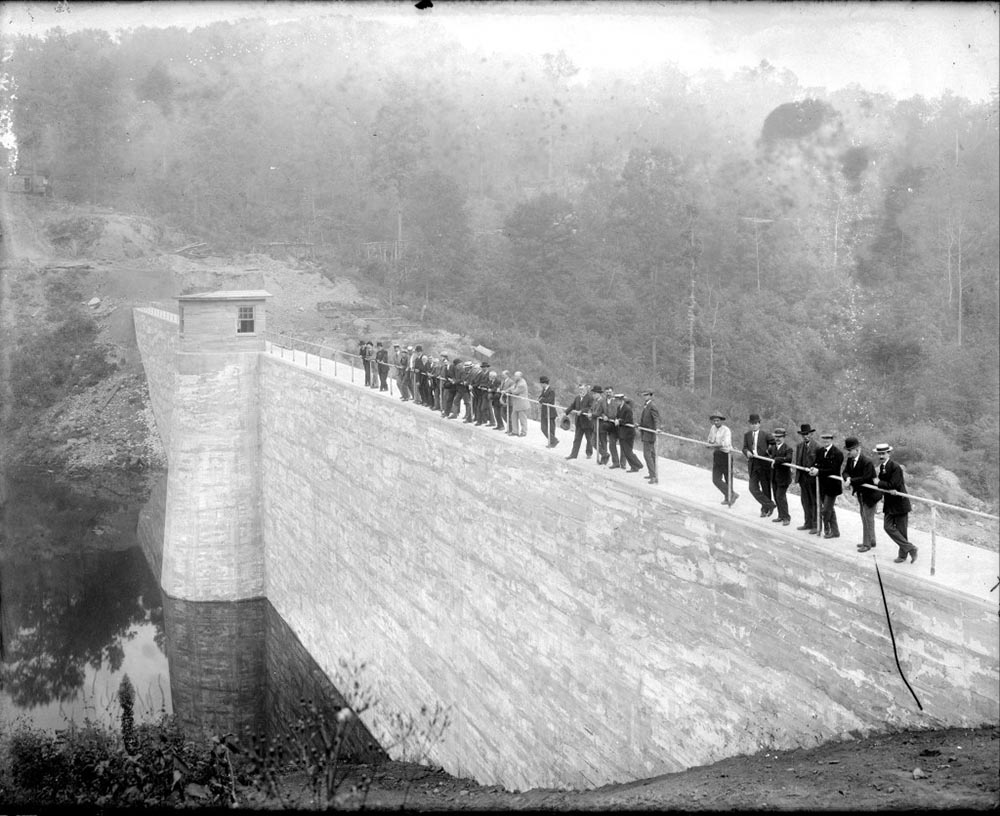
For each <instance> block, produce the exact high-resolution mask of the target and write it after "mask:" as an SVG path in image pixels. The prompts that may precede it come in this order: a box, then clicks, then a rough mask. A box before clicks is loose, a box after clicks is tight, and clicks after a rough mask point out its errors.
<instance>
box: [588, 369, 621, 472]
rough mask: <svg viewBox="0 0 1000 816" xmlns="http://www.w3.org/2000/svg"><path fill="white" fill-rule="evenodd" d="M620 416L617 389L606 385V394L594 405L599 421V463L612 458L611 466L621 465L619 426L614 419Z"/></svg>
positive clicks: (595, 414)
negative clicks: (616, 395)
mask: <svg viewBox="0 0 1000 816" xmlns="http://www.w3.org/2000/svg"><path fill="white" fill-rule="evenodd" d="M616 416H618V402H617V400H615V390H614V389H613V388H612V387H611V386H610V385H608V386H605V388H604V396H603V397H601V399H600V401H599V402H598V403H597V404H596V405H595V406H594V421H595V422H596V423H597V464H599V465H606V464H607V463H608V458H609V457H610V458H611V467H612V468H617V467H621V466H620V465H619V464H618V428H616V427H615V422H614V419H615V417H616Z"/></svg>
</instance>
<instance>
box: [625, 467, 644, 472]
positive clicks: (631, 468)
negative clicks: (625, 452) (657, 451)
mask: <svg viewBox="0 0 1000 816" xmlns="http://www.w3.org/2000/svg"><path fill="white" fill-rule="evenodd" d="M640 470H642V468H641V467H637V468H634V467H630V468H629V469H628V472H629V473H638V472H639V471H640Z"/></svg>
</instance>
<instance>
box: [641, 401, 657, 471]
mask: <svg viewBox="0 0 1000 816" xmlns="http://www.w3.org/2000/svg"><path fill="white" fill-rule="evenodd" d="M642 399H643V405H642V414H640V415H639V438H640V439H641V440H642V458H643V459H644V460H645V461H646V474H647V475H646V476H645V478H646V479H647V480H648V481H649V483H650V484H657V483H658V482H659V481H660V480H659V479H658V478H657V476H656V432H657V431H658V430H659V429H660V411H659V409H658V408H657V407H656V405H655V404H654V403H653V392H652V391H650V390H649V389H647V390H645V391H643V392H642Z"/></svg>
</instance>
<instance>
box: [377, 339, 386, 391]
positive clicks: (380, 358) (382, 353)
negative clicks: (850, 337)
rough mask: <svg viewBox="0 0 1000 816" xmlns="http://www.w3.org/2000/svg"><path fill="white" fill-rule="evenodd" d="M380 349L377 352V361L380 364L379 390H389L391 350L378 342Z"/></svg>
mask: <svg viewBox="0 0 1000 816" xmlns="http://www.w3.org/2000/svg"><path fill="white" fill-rule="evenodd" d="M377 345H378V351H376V352H375V362H376V364H377V365H378V381H379V386H378V390H379V391H388V390H389V352H388V351H387V350H386V349H384V348H383V347H382V344H381V343H378V344H377Z"/></svg>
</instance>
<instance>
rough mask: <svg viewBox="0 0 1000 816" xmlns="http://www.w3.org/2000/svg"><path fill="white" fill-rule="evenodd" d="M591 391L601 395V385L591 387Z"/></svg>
mask: <svg viewBox="0 0 1000 816" xmlns="http://www.w3.org/2000/svg"><path fill="white" fill-rule="evenodd" d="M590 390H591V391H593V392H594V393H595V394H600V393H601V386H599V385H592V386H591V387H590Z"/></svg>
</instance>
